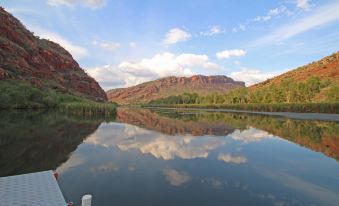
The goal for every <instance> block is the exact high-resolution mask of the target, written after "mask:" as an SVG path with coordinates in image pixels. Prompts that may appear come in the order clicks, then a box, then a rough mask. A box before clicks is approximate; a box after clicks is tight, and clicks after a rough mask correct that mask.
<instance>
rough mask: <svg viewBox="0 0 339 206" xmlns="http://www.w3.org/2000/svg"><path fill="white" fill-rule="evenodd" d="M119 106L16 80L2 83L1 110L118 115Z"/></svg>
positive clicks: (0, 85) (0, 93)
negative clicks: (37, 110)
mask: <svg viewBox="0 0 339 206" xmlns="http://www.w3.org/2000/svg"><path fill="white" fill-rule="evenodd" d="M116 107H117V105H116V104H114V103H109V102H96V101H93V100H90V99H87V98H85V97H79V96H75V95H72V94H69V93H65V92H61V91H56V90H53V89H47V88H45V89H43V88H42V89H40V88H37V87H35V86H32V85H30V84H28V83H24V82H19V81H15V80H11V81H2V82H1V83H0V110H36V109H48V110H58V111H62V112H67V113H72V114H80V115H112V114H116Z"/></svg>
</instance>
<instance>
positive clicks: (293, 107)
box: [141, 102, 339, 114]
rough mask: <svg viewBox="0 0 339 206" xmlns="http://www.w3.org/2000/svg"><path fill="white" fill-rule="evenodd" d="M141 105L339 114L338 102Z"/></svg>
mask: <svg viewBox="0 0 339 206" xmlns="http://www.w3.org/2000/svg"><path fill="white" fill-rule="evenodd" d="M141 106H142V107H166V108H189V109H226V110H241V111H251V112H296V113H327V114H339V103H338V102H335V103H303V104H301V103H284V104H144V105H141Z"/></svg>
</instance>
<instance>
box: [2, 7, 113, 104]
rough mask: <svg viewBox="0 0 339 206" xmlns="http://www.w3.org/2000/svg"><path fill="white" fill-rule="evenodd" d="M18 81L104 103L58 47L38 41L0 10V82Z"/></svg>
mask: <svg viewBox="0 0 339 206" xmlns="http://www.w3.org/2000/svg"><path fill="white" fill-rule="evenodd" d="M3 79H17V80H22V81H25V82H29V83H31V84H33V85H35V86H38V87H40V88H52V89H55V90H58V91H61V92H65V93H71V94H74V95H77V96H82V97H85V98H89V99H92V100H95V101H106V100H107V97H106V94H105V92H104V91H103V90H102V89H101V87H100V86H99V84H98V83H97V82H96V81H95V80H94V79H93V78H92V77H90V76H88V75H87V74H86V73H85V71H84V70H83V69H82V68H80V66H79V64H78V63H77V62H76V61H75V60H74V59H73V58H72V55H71V54H70V53H69V52H68V51H66V50H65V49H64V48H62V47H61V46H60V45H58V44H57V43H54V42H52V41H49V40H45V39H40V38H39V37H36V36H34V35H33V33H31V32H30V31H28V30H27V29H26V28H25V27H24V25H22V24H21V22H20V21H19V20H17V19H16V18H15V17H13V16H12V15H11V14H9V13H8V12H6V11H5V10H4V9H3V8H1V7H0V80H3Z"/></svg>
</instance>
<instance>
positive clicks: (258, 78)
mask: <svg viewBox="0 0 339 206" xmlns="http://www.w3.org/2000/svg"><path fill="white" fill-rule="evenodd" d="M275 75H277V73H271V72H266V73H263V72H261V71H260V70H250V69H243V70H241V71H238V72H232V73H231V74H230V75H229V76H230V77H231V78H232V79H234V80H237V81H244V82H245V83H246V86H250V85H253V84H255V83H258V82H262V81H265V80H266V79H269V78H272V77H274V76H275Z"/></svg>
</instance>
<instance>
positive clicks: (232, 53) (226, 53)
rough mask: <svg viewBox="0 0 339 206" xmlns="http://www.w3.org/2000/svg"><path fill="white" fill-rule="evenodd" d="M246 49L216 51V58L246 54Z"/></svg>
mask: <svg viewBox="0 0 339 206" xmlns="http://www.w3.org/2000/svg"><path fill="white" fill-rule="evenodd" d="M246 53H247V52H246V51H245V50H242V49H232V50H224V51H221V52H218V53H216V56H217V58H218V59H228V58H230V57H233V56H235V57H240V56H244V55H246Z"/></svg>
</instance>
